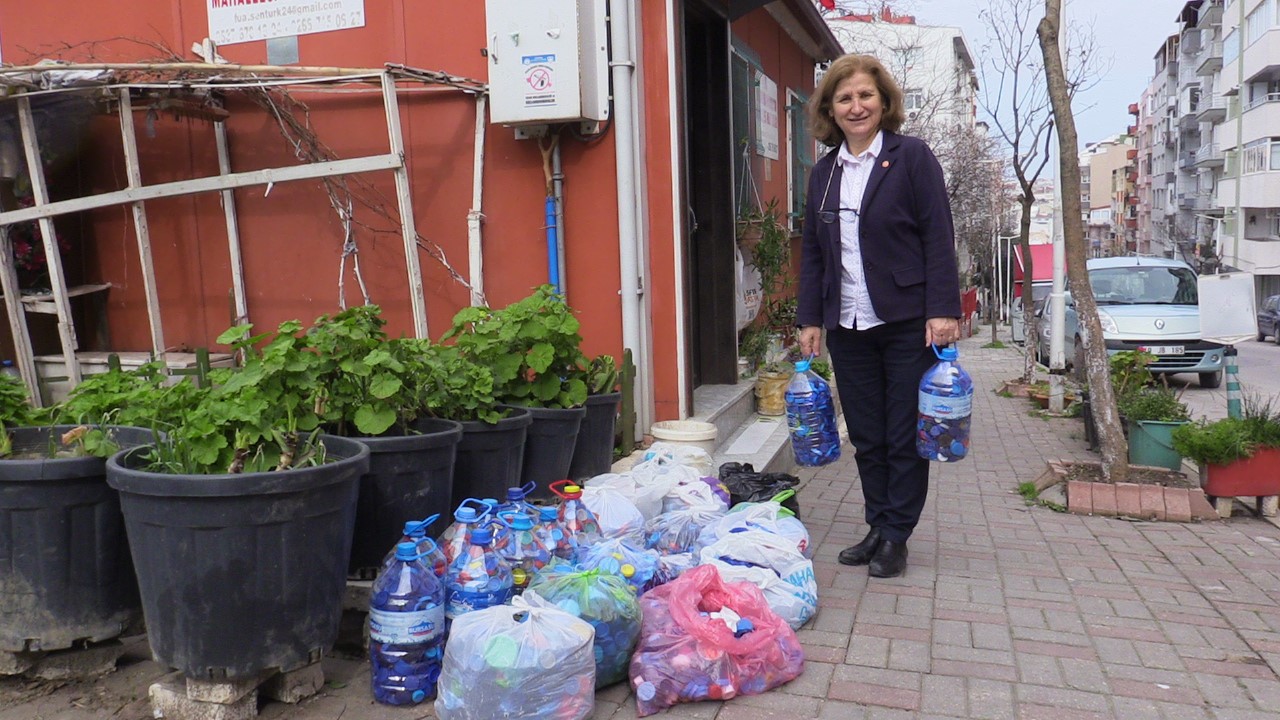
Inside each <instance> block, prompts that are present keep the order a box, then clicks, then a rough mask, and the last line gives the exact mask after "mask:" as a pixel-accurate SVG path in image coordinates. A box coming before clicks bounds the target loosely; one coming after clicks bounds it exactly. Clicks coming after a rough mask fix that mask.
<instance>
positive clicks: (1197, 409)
mask: <svg viewBox="0 0 1280 720" xmlns="http://www.w3.org/2000/svg"><path fill="white" fill-rule="evenodd" d="M1236 349H1237V351H1238V352H1239V354H1238V355H1237V356H1236V366H1237V368H1238V371H1239V377H1240V389H1241V391H1242V393H1243V395H1244V396H1246V397H1247V396H1249V395H1260V396H1262V397H1263V398H1268V397H1276V398H1278V400H1277V402H1276V403H1273V405H1274V406H1275V407H1277V409H1280V372H1277V370H1280V346H1277V345H1276V344H1275V343H1273V342H1270V341H1269V340H1268V342H1255V341H1253V340H1247V341H1245V342H1243V343H1240V344H1239V345H1237V346H1236ZM1169 385H1170V386H1171V387H1173V388H1175V389H1177V390H1181V391H1182V401H1183V402H1185V403H1186V404H1187V407H1188V408H1190V410H1191V417H1193V418H1196V419H1199V418H1201V417H1207V418H1209V419H1210V420H1216V419H1219V418H1224V417H1226V416H1227V383H1226V381H1225V380H1224V381H1223V383H1222V385H1221V386H1220V387H1218V388H1216V389H1214V390H1206V389H1204V388H1202V387H1200V383H1199V381H1198V380H1197V379H1196V376H1195V375H1171V376H1169Z"/></svg>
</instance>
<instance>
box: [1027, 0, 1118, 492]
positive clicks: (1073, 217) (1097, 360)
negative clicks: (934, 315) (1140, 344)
mask: <svg viewBox="0 0 1280 720" xmlns="http://www.w3.org/2000/svg"><path fill="white" fill-rule="evenodd" d="M1044 8H1045V10H1044V18H1043V19H1042V20H1041V21H1040V24H1039V26H1038V27H1037V28H1036V34H1037V35H1039V36H1040V50H1041V52H1042V53H1043V55H1044V68H1045V79H1046V80H1047V81H1048V83H1049V100H1050V102H1052V103H1053V117H1054V122H1055V123H1056V124H1057V127H1058V165H1059V168H1060V170H1059V173H1058V175H1059V178H1060V181H1061V183H1062V190H1061V193H1062V235H1063V238H1064V239H1065V241H1066V255H1067V279H1068V280H1069V281H1070V283H1071V296H1072V298H1073V299H1074V301H1075V304H1076V314H1077V315H1078V316H1079V318H1080V324H1079V328H1080V342H1081V343H1082V345H1083V347H1084V358H1085V367H1086V373H1085V377H1086V378H1087V380H1088V385H1089V400H1090V404H1091V405H1092V409H1093V419H1094V424H1095V425H1096V426H1097V431H1098V442H1099V446H1100V447H1101V451H1102V473H1103V475H1104V476H1105V477H1106V478H1107V479H1108V480H1109V481H1110V482H1116V483H1118V482H1125V481H1126V480H1128V478H1129V459H1128V455H1129V447H1128V444H1127V443H1126V442H1125V439H1124V431H1123V430H1121V428H1120V413H1119V411H1118V410H1117V409H1116V398H1115V393H1114V392H1112V388H1111V374H1110V365H1109V363H1108V361H1107V349H1106V346H1105V344H1104V343H1103V342H1102V326H1101V324H1100V323H1099V321H1098V305H1097V303H1095V302H1094V299H1093V287H1092V285H1091V284H1090V282H1089V273H1088V269H1087V266H1086V263H1085V246H1084V228H1083V227H1082V226H1081V221H1080V165H1079V154H1080V149H1079V139H1078V138H1077V136H1076V122H1075V118H1074V117H1072V115H1071V91H1070V89H1069V88H1068V87H1067V76H1066V71H1065V69H1064V68H1063V66H1062V54H1061V52H1060V51H1059V49H1058V38H1059V33H1060V28H1061V23H1062V0H1045V3H1044ZM1079 356H1080V353H1079V352H1077V353H1076V357H1079Z"/></svg>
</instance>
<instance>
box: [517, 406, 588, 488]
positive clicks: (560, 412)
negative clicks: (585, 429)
mask: <svg viewBox="0 0 1280 720" xmlns="http://www.w3.org/2000/svg"><path fill="white" fill-rule="evenodd" d="M526 409H527V410H528V411H529V413H530V414H532V415H533V422H532V423H530V424H529V434H528V437H526V438H525V441H524V463H523V466H522V467H521V470H520V482H519V483H517V484H518V485H527V484H529V483H533V485H534V490H533V492H531V493H529V495H528V496H527V499H529V500H549V499H551V498H552V497H553V495H552V493H551V490H550V488H549V487H548V486H549V485H550V484H551V483H553V482H556V481H557V480H564V479H565V478H567V477H569V463H570V462H571V461H572V460H573V447H574V445H575V444H577V442H578V430H579V429H580V428H581V427H582V420H583V418H585V417H586V416H587V409H586V408H585V407H576V408H542V407H531V408H526Z"/></svg>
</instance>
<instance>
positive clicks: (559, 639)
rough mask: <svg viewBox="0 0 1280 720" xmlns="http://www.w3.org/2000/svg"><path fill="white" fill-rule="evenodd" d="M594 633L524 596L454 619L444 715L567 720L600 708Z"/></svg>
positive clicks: (444, 675)
mask: <svg viewBox="0 0 1280 720" xmlns="http://www.w3.org/2000/svg"><path fill="white" fill-rule="evenodd" d="M594 639H595V630H594V629H592V627H591V625H590V624H589V623H586V622H583V621H582V620H580V619H578V618H576V617H574V616H573V615H571V614H569V613H567V612H564V611H563V610H560V609H559V608H556V607H553V606H539V605H535V603H533V602H528V601H526V600H525V599H524V598H522V597H518V598H515V599H514V600H512V601H511V605H503V606H498V607H491V608H487V609H485V610H477V611H476V612H473V613H468V614H466V615H463V616H461V617H459V618H458V619H457V620H455V621H454V623H453V629H452V631H451V632H450V634H449V642H448V643H447V644H446V645H445V651H444V668H443V670H442V671H441V674H440V683H439V694H438V696H437V697H436V702H435V711H436V716H437V717H439V718H440V719H441V720H490V719H491V718H497V717H502V718H528V719H529V720H537V719H541V718H564V719H565V720H580V719H582V718H588V717H590V716H591V715H592V713H593V712H594V711H595V687H594V686H595V671H596V664H595V657H594V655H593V651H592V643H593V641H594Z"/></svg>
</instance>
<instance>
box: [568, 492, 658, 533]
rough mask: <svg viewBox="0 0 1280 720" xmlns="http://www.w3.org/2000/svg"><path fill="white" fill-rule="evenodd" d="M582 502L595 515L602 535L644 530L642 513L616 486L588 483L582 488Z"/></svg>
mask: <svg viewBox="0 0 1280 720" xmlns="http://www.w3.org/2000/svg"><path fill="white" fill-rule="evenodd" d="M582 504H583V505H586V506H587V509H588V510H590V511H591V514H593V515H595V516H596V521H597V522H599V523H600V534H601V535H603V536H604V537H607V538H610V537H622V536H624V535H632V534H635V535H639V534H640V533H641V532H642V531H643V530H644V514H643V513H641V512H640V509H639V508H637V507H636V504H635V503H633V502H631V500H630V499H628V498H627V496H626V495H625V494H623V493H622V491H621V490H618V489H617V488H613V487H608V486H605V485H591V484H588V485H587V486H586V487H584V488H582Z"/></svg>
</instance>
